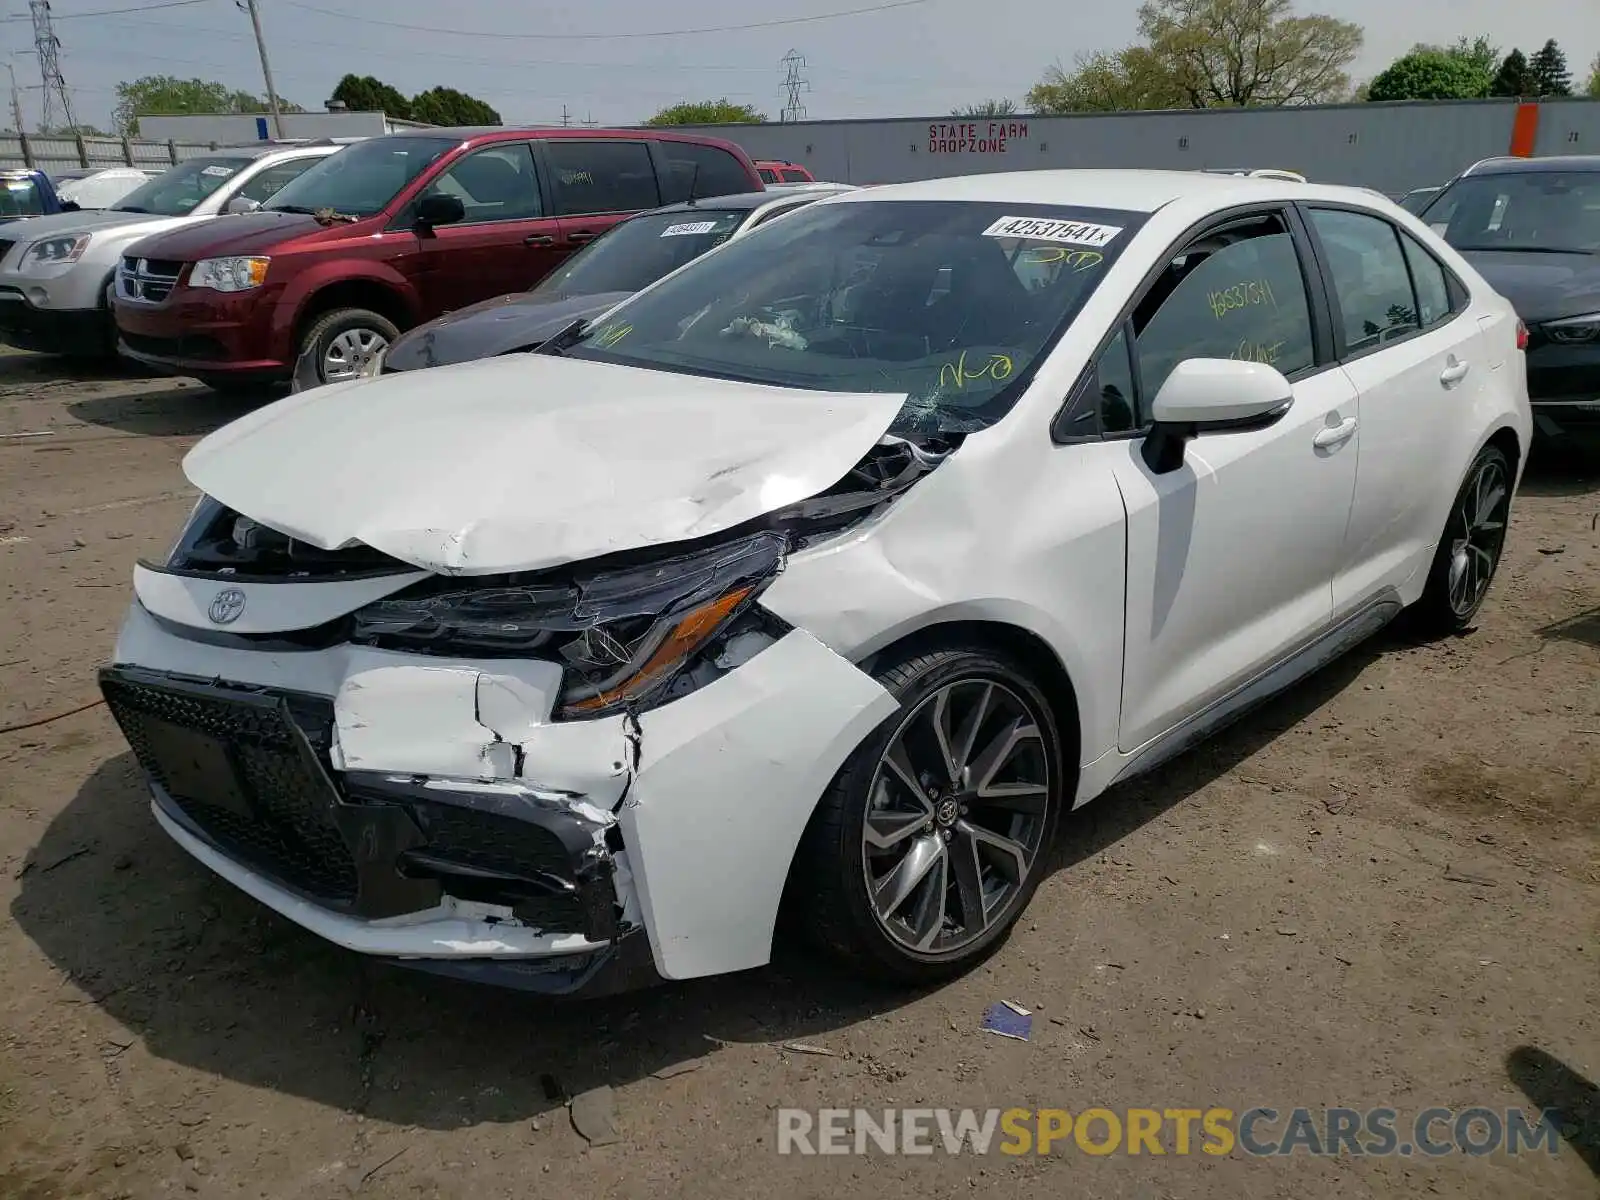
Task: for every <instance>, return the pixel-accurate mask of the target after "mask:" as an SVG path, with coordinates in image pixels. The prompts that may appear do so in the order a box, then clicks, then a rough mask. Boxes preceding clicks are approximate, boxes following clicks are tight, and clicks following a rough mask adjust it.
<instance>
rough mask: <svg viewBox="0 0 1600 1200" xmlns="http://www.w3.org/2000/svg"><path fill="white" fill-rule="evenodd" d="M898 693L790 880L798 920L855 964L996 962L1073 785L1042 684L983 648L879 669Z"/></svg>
mask: <svg viewBox="0 0 1600 1200" xmlns="http://www.w3.org/2000/svg"><path fill="white" fill-rule="evenodd" d="M877 679H878V682H880V683H881V684H883V686H884V687H885V688H887V689H888V690H889V691H890V692H891V693H892V694H893V695H895V696H896V697H897V698H898V699H899V701H900V708H899V711H898V712H896V713H895V714H894V716H892V717H890V718H889V719H888V720H887V721H885V722H884V723H883V724H882V725H881V726H879V727H878V729H877V730H875V731H874V733H873V735H872V736H871V737H869V738H868V739H867V740H866V742H865V743H863V744H862V745H861V746H860V747H858V748H857V750H856V751H855V753H854V754H853V755H852V756H851V757H850V759H849V760H848V761H847V762H846V763H845V765H844V766H843V767H842V768H841V769H840V771H839V773H838V775H837V776H836V777H835V778H834V781H833V784H832V785H831V786H830V788H829V789H828V792H827V794H826V795H825V796H824V797H823V798H822V801H821V803H820V804H819V805H818V807H817V811H816V812H815V814H813V816H812V819H811V823H810V825H809V826H808V827H807V829H806V834H805V838H804V839H803V842H802V846H801V851H800V854H799V855H798V856H797V858H796V864H795V871H796V874H795V875H794V876H792V877H791V884H792V885H793V890H794V892H795V898H796V902H797V907H799V908H800V909H801V910H802V911H801V912H800V913H797V914H796V915H797V916H799V917H800V921H801V928H803V929H804V930H805V931H806V933H807V934H808V935H809V936H810V938H811V939H812V940H813V941H814V942H816V943H818V944H819V945H820V946H821V947H822V948H824V949H825V950H827V951H829V952H831V953H833V954H836V955H838V956H840V957H842V958H844V959H845V960H846V961H848V962H849V963H850V964H851V965H853V966H855V967H856V968H858V969H860V970H863V971H865V972H867V973H870V974H873V975H876V976H878V977H880V978H885V979H889V980H892V981H895V982H901V983H913V984H914V983H921V982H932V981H934V980H938V979H942V978H947V977H949V976H952V975H956V974H959V973H960V972H962V971H964V970H966V969H968V968H970V967H971V966H973V965H974V964H975V963H977V962H978V961H980V960H981V959H983V958H984V957H985V956H987V955H988V954H989V953H990V952H991V951H992V950H993V949H994V947H995V946H996V945H997V944H998V942H999V941H1000V939H1001V938H1003V937H1004V936H1005V934H1006V932H1007V931H1008V930H1009V929H1010V928H1011V926H1012V925H1013V924H1014V923H1015V921H1016V919H1017V918H1018V917H1019V916H1020V915H1021V913H1022V910H1023V909H1024V908H1026V907H1027V905H1028V901H1029V900H1030V899H1031V898H1032V896H1033V893H1034V891H1035V889H1037V888H1038V886H1039V882H1040V880H1041V878H1042V877H1043V875H1044V871H1045V865H1046V859H1047V857H1048V853H1049V849H1050V847H1051V845H1052V843H1053V842H1054V839H1055V832H1056V827H1057V824H1058V823H1059V820H1060V814H1061V808H1062V803H1063V801H1062V798H1063V796H1064V795H1065V794H1066V791H1065V785H1066V780H1067V771H1066V770H1064V769H1063V764H1062V754H1061V739H1060V735H1059V733H1058V731H1057V729H1056V724H1055V718H1054V715H1053V713H1052V711H1051V708H1050V704H1049V702H1048V701H1047V700H1046V699H1045V697H1044V694H1043V693H1042V692H1041V691H1040V690H1039V688H1038V687H1037V686H1036V685H1035V684H1034V683H1033V681H1032V680H1031V679H1029V678H1028V677H1027V675H1025V674H1024V673H1023V672H1022V671H1020V670H1019V669H1018V668H1017V667H1016V666H1015V665H1013V664H1012V663H1010V662H1008V661H1006V660H1005V659H1003V658H999V657H996V656H995V655H993V654H992V653H990V652H988V651H986V650H979V649H949V650H939V651H934V652H931V653H925V654H919V655H916V656H915V657H911V658H907V659H904V660H900V661H898V662H896V663H894V664H892V665H890V666H888V667H887V668H886V669H884V670H881V671H880V672H878V674H877Z"/></svg>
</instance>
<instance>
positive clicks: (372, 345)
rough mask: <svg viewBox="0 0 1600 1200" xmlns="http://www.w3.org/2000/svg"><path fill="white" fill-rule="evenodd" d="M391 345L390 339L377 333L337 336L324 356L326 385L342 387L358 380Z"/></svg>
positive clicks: (355, 331)
mask: <svg viewBox="0 0 1600 1200" xmlns="http://www.w3.org/2000/svg"><path fill="white" fill-rule="evenodd" d="M388 345H389V339H388V338H386V337H384V336H383V334H381V333H379V332H378V331H377V330H376V329H360V328H358V329H346V330H345V331H344V332H343V333H340V334H336V335H335V336H334V337H333V338H332V339H330V340H329V342H328V346H327V349H325V350H324V351H323V352H322V381H323V382H324V383H341V382H343V381H344V380H346V379H355V378H356V377H358V376H359V375H360V374H361V370H362V368H363V367H365V366H366V365H367V364H368V363H369V362H371V361H372V360H373V359H374V358H376V357H377V356H378V355H379V354H380V353H381V352H382V351H383V350H385V349H386V348H387V347H388Z"/></svg>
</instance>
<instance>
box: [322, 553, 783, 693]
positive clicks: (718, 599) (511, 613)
mask: <svg viewBox="0 0 1600 1200" xmlns="http://www.w3.org/2000/svg"><path fill="white" fill-rule="evenodd" d="M787 550H788V542H787V539H786V538H785V537H784V536H783V535H782V534H779V533H773V532H768V531H763V532H760V533H756V534H752V535H750V536H748V537H743V538H739V539H737V540H735V541H731V542H724V543H722V544H720V545H716V546H712V547H710V548H708V549H704V550H696V551H693V552H691V553H688V554H680V555H675V556H673V557H671V558H663V559H656V560H654V561H651V562H649V563H646V564H643V565H635V566H624V567H618V568H616V569H614V570H607V571H598V572H595V573H593V574H589V575H581V574H577V575H573V576H571V577H569V578H566V579H558V578H555V577H553V575H552V573H550V572H541V573H540V574H539V576H538V577H537V578H534V579H529V580H527V581H520V580H518V579H517V578H516V577H509V578H508V579H506V580H505V581H503V582H502V581H494V582H489V581H485V582H483V583H480V584H478V585H477V586H473V587H468V588H460V587H451V586H450V584H452V583H454V582H455V581H444V580H434V581H430V582H429V583H428V584H427V585H424V586H423V588H422V589H421V590H417V589H411V590H410V591H408V592H402V593H400V594H398V595H396V596H391V597H389V598H388V599H386V600H379V601H377V602H375V603H373V604H369V605H367V606H366V607H365V608H363V609H361V610H359V611H358V612H357V613H356V614H355V617H354V628H353V630H352V633H351V637H352V640H353V641H356V642H359V643H363V644H367V645H375V646H383V647H387V648H389V649H395V650H408V651H411V652H414V653H422V654H440V655H450V656H452V657H460V658H474V657H476V658H544V659H550V660H554V661H557V662H560V663H561V664H562V666H563V667H564V668H565V669H566V670H565V674H564V677H563V681H562V689H561V696H560V698H559V700H558V701H557V705H556V710H557V715H559V716H562V717H593V716H600V715H602V714H605V713H609V712H614V711H617V710H619V709H625V708H632V707H635V706H637V705H639V704H640V703H641V702H643V701H645V700H647V699H650V698H652V697H653V696H655V695H656V694H657V693H659V692H660V691H661V690H662V689H663V688H665V687H666V686H667V685H668V684H669V683H670V682H671V681H672V680H673V678H674V677H675V676H677V675H678V673H679V672H680V671H681V670H682V669H683V668H684V667H686V666H688V665H689V664H690V663H691V662H693V661H694V660H695V658H696V657H697V656H698V655H699V654H700V652H701V651H702V650H704V649H706V648H707V647H708V646H709V645H711V644H712V643H713V642H714V641H715V640H717V639H718V637H719V635H722V634H724V633H726V632H728V631H729V630H730V627H731V626H732V625H733V624H734V623H735V621H736V620H737V618H738V617H739V616H740V615H741V614H743V613H744V612H746V611H747V610H748V609H749V607H750V605H751V604H752V603H753V602H754V601H755V599H756V597H757V596H758V595H760V593H761V592H762V590H763V589H764V588H765V587H766V585H767V584H768V583H770V582H771V581H772V579H773V578H774V577H775V576H776V575H777V574H778V572H779V571H780V570H782V568H783V560H784V555H785V553H786V552H787Z"/></svg>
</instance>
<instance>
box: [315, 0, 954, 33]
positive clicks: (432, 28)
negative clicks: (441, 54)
mask: <svg viewBox="0 0 1600 1200" xmlns="http://www.w3.org/2000/svg"><path fill="white" fill-rule="evenodd" d="M283 2H284V3H285V4H287V5H289V7H291V8H298V9H301V10H303V11H305V12H313V13H319V14H320V15H322V16H324V17H337V18H338V19H339V20H341V21H355V22H357V23H358V24H361V25H379V26H384V27H386V28H389V29H406V30H409V31H411V32H412V33H442V34H450V35H454V36H456V37H476V38H493V39H494V40H496V41H506V40H508V39H512V38H515V39H517V40H519V41H534V42H621V41H637V40H639V39H641V38H669V37H694V36H695V35H697V34H703V33H741V32H743V31H745V30H749V29H775V28H777V27H778V26H780V25H807V24H810V23H812V22H815V21H832V20H836V19H838V18H840V17H859V16H861V15H863V14H865V13H876V12H888V11H889V10H890V9H893V8H912V7H915V6H918V5H922V4H931V3H933V0H890V3H887V4H873V5H869V6H868V7H866V8H849V9H844V10H842V11H840V12H831V13H817V14H816V15H815V16H810V17H781V18H779V19H777V20H772V21H753V22H751V23H749V24H746V25H709V26H705V27H704V28H701V29H661V30H656V31H654V32H651V33H488V32H478V31H475V30H470V29H444V28H441V27H440V26H437V25H408V24H405V23H404V22H401V21H380V20H377V19H376V18H373V17H367V16H361V17H354V16H351V15H350V14H349V13H342V12H334V11H333V10H332V9H329V8H318V7H317V6H316V5H314V4H302V3H300V2H299V0H283Z"/></svg>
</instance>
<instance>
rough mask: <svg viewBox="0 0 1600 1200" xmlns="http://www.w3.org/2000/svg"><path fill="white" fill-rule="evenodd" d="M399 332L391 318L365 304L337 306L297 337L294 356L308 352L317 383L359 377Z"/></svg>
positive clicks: (340, 381)
mask: <svg viewBox="0 0 1600 1200" xmlns="http://www.w3.org/2000/svg"><path fill="white" fill-rule="evenodd" d="M399 336H400V330H399V329H398V328H396V327H395V324H394V322H393V321H391V320H389V319H388V318H387V317H385V316H382V315H381V314H379V313H375V312H372V311H370V310H369V309H365V308H340V309H335V310H334V311H333V312H330V313H326V314H324V315H323V316H321V317H319V318H318V319H317V321H316V323H315V324H313V325H312V326H311V328H309V329H308V330H306V332H305V336H304V337H302V338H301V339H300V346H299V351H298V353H297V355H296V357H297V358H303V357H305V356H306V355H307V353H308V352H309V354H310V359H311V362H313V363H314V364H315V367H316V373H317V380H318V382H319V383H342V382H344V381H345V380H347V379H357V378H359V377H360V375H361V373H362V371H363V370H365V369H366V367H367V365H368V364H369V363H370V362H371V361H372V360H373V359H375V358H376V357H377V356H378V355H379V354H381V353H382V352H383V351H384V350H386V349H387V348H388V346H389V344H390V343H391V342H393V341H394V340H395V339H396V338H397V337H399Z"/></svg>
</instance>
